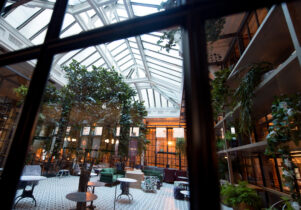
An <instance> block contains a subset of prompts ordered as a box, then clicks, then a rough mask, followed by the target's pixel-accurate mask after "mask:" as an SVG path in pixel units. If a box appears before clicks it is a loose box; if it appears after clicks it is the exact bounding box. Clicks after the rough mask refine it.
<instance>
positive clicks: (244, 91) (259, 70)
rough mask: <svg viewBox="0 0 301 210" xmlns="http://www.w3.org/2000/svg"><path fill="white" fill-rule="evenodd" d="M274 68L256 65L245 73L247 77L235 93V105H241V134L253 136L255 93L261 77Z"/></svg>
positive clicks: (262, 64) (262, 63)
mask: <svg viewBox="0 0 301 210" xmlns="http://www.w3.org/2000/svg"><path fill="white" fill-rule="evenodd" d="M272 68H273V66H272V65H271V64H270V63H267V62H261V63H255V64H252V65H250V66H249V67H248V68H246V69H245V70H244V71H247V73H246V75H245V76H244V77H243V78H242V80H241V82H240V84H239V87H238V88H237V89H236V91H235V93H234V104H240V116H239V121H240V126H239V131H240V133H242V134H244V135H247V136H251V132H252V130H253V129H252V128H253V119H252V117H251V116H252V107H253V98H254V95H255V93H254V91H255V89H256V87H257V86H258V85H259V83H260V82H261V76H262V75H263V74H264V73H266V72H268V71H270V70H272Z"/></svg>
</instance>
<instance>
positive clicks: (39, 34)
mask: <svg viewBox="0 0 301 210" xmlns="http://www.w3.org/2000/svg"><path fill="white" fill-rule="evenodd" d="M13 2H14V1H8V5H9V4H11V3H13ZM54 2H55V1H54V0H48V1H42V0H32V1H30V2H28V3H26V4H23V5H21V6H18V7H17V8H15V9H13V10H12V11H10V12H9V13H8V14H5V15H4V16H3V19H4V20H5V21H6V22H7V23H8V24H9V25H10V26H12V27H13V28H14V29H15V34H18V35H19V36H22V37H23V38H25V39H27V40H29V41H30V42H29V43H31V45H37V44H41V43H42V42H43V40H44V37H45V35H46V32H47V27H48V23H49V21H50V18H51V14H52V8H53V4H54ZM161 2H162V1H161V0H69V6H68V9H67V13H66V15H65V18H64V23H63V27H62V31H61V35H60V36H61V38H64V37H67V36H71V35H75V34H78V33H80V32H82V31H87V30H91V29H94V28H98V27H102V26H104V25H108V24H114V23H116V22H120V21H124V20H127V19H130V18H135V17H137V16H144V15H148V14H152V13H156V12H159V11H160V4H161ZM162 34H163V33H162V32H153V33H150V34H144V35H141V36H137V37H130V38H127V39H122V40H117V41H114V42H111V43H106V44H103V45H99V46H92V47H89V48H85V49H78V50H74V51H71V52H68V53H64V54H59V55H57V56H56V57H55V59H54V65H53V68H55V69H56V71H60V67H61V66H63V65H68V64H69V63H70V62H71V61H72V59H76V60H77V61H79V62H81V63H82V64H83V65H85V66H87V68H88V69H92V66H93V65H94V66H97V67H98V66H102V67H105V68H112V66H114V68H115V69H116V70H117V71H118V72H119V73H120V74H122V75H123V77H124V80H125V81H126V82H127V83H128V84H130V86H131V87H133V88H134V89H136V90H137V96H136V97H135V98H137V99H139V100H141V101H144V102H145V106H146V107H147V109H148V111H149V117H152V116H153V117H157V116H156V113H159V112H160V113H162V110H163V111H164V112H163V113H164V116H162V117H171V116H175V117H178V116H179V110H180V103H181V98H182V90H183V78H182V67H183V65H182V57H181V55H180V52H179V46H175V47H173V48H172V49H171V50H170V51H169V52H167V51H166V50H165V49H162V46H163V44H164V43H162V45H158V44H157V41H158V40H159V39H160V36H161V35H162ZM29 46H30V45H29ZM61 73H62V72H61ZM158 117H159V116H158Z"/></svg>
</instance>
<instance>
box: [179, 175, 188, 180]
mask: <svg viewBox="0 0 301 210" xmlns="http://www.w3.org/2000/svg"><path fill="white" fill-rule="evenodd" d="M178 178H179V179H183V180H188V177H185V176H178Z"/></svg>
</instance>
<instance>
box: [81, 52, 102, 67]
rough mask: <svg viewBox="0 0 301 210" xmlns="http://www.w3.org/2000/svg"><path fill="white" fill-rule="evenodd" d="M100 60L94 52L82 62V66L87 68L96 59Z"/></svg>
mask: <svg viewBox="0 0 301 210" xmlns="http://www.w3.org/2000/svg"><path fill="white" fill-rule="evenodd" d="M99 58H100V55H99V54H98V52H95V53H94V54H93V55H92V56H90V57H89V58H88V59H86V60H85V61H84V62H82V65H85V66H89V65H90V64H92V63H94V62H95V61H96V60H97V59H99Z"/></svg>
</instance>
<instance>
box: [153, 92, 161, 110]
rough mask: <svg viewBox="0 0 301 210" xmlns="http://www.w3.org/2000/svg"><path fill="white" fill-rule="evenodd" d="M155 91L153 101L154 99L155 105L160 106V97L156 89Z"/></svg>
mask: <svg viewBox="0 0 301 210" xmlns="http://www.w3.org/2000/svg"><path fill="white" fill-rule="evenodd" d="M154 92H155V101H156V107H161V102H160V101H161V99H160V94H159V93H158V92H157V91H154Z"/></svg>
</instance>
